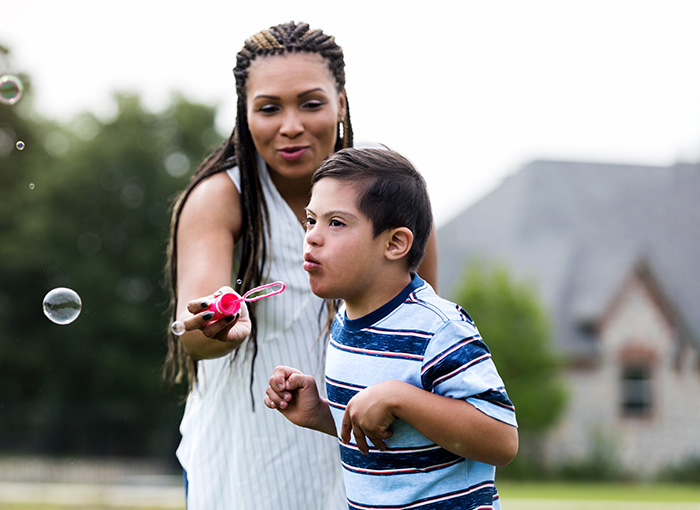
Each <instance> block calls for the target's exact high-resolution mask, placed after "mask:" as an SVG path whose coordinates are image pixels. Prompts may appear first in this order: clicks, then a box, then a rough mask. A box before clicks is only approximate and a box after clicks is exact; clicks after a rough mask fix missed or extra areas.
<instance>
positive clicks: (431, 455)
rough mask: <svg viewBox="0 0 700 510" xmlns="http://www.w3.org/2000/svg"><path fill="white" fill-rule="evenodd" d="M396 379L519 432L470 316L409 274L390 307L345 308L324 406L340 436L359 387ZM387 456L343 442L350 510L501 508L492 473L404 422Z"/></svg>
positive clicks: (396, 427) (330, 358)
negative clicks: (355, 314)
mask: <svg viewBox="0 0 700 510" xmlns="http://www.w3.org/2000/svg"><path fill="white" fill-rule="evenodd" d="M386 380H400V381H404V382H407V383H410V384H413V385H414V386H417V387H419V388H422V389H424V390H426V391H430V392H434V393H436V394H438V395H443V396H447V397H451V398H459V399H463V400H466V401H467V402H469V403H470V404H472V405H473V406H475V407H476V408H477V409H479V410H481V411H482V412H484V413H485V414H487V415H489V416H491V417H493V418H496V419H498V420H500V421H503V422H505V423H508V424H510V425H513V426H517V423H516V420H515V409H514V407H513V404H512V403H511V402H510V400H509V399H508V395H507V394H506V391H505V388H504V386H503V381H502V380H501V378H500V376H499V375H498V372H497V370H496V367H495V365H494V363H493V361H492V359H491V354H490V352H489V349H488V347H487V346H486V344H485V343H484V342H483V340H482V339H481V336H480V335H479V331H478V330H477V328H476V326H475V325H474V322H473V321H472V319H471V318H470V317H469V315H468V314H467V313H466V312H465V311H464V310H463V309H462V308H461V307H459V306H458V305H456V304H454V303H451V302H449V301H446V300H444V299H442V298H440V297H438V296H437V295H436V294H435V292H434V291H433V289H432V287H430V285H428V284H427V283H426V282H424V281H423V280H422V279H421V278H420V277H419V276H417V275H415V276H414V277H413V280H412V282H411V283H410V284H409V285H408V286H407V287H406V288H405V289H404V290H403V291H402V292H401V294H399V295H398V296H396V297H395V298H394V299H393V300H391V301H390V302H389V303H387V304H385V305H384V306H382V307H381V308H379V309H378V310H375V311H374V312H372V313H370V314H368V315H366V316H364V317H361V318H359V319H356V320H350V319H348V318H347V317H346V316H345V308H344V307H341V309H340V310H339V312H338V314H337V315H336V318H335V321H334V323H333V327H332V331H331V339H330V345H329V347H328V355H327V360H326V384H327V391H328V399H329V402H330V406H331V412H332V413H333V419H334V420H335V423H336V429H337V430H338V431H340V427H341V423H342V420H343V413H344V412H345V407H346V405H347V403H348V401H349V400H350V399H351V398H352V397H353V396H354V395H355V394H356V393H357V392H359V391H361V390H362V389H364V388H366V387H368V386H371V385H373V384H377V383H379V382H382V381H386ZM392 430H393V436H392V437H391V438H389V439H387V440H386V441H385V442H386V445H387V449H386V450H385V451H380V450H378V449H376V448H373V447H372V445H371V443H369V444H370V451H369V453H368V454H367V455H363V454H362V453H360V451H359V449H358V448H357V445H356V443H355V438H354V437H352V438H351V440H350V444H349V445H345V444H343V443H342V442H340V456H341V462H342V465H343V475H344V478H345V490H346V494H347V497H348V508H350V509H351V510H355V509H357V510H360V509H362V510H365V509H392V510H396V509H402V508H411V509H419V510H437V509H463V508H464V509H476V508H480V509H481V508H485V509H486V508H494V509H499V508H500V504H499V500H498V492H497V491H496V486H495V483H494V475H495V467H494V466H491V465H489V464H484V463H482V462H477V461H473V460H470V459H465V458H463V457H460V456H458V455H456V454H454V453H451V452H449V451H448V450H445V449H444V448H442V447H440V446H438V445H436V444H435V443H433V442H432V441H431V440H429V439H428V438H426V437H425V436H423V435H422V434H420V433H419V432H418V431H417V430H416V429H414V428H413V427H411V426H410V425H408V423H406V422H404V421H402V420H396V421H395V422H394V423H393V424H392Z"/></svg>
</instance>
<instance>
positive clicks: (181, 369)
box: [163, 21, 353, 405]
mask: <svg viewBox="0 0 700 510" xmlns="http://www.w3.org/2000/svg"><path fill="white" fill-rule="evenodd" d="M299 52H306V53H312V54H313V53H316V54H319V55H321V57H323V58H324V60H325V61H326V62H327V64H328V68H329V70H330V71H331V74H332V75H333V77H334V79H335V82H336V87H337V90H338V92H341V91H343V90H344V89H345V60H344V57H343V50H342V48H341V47H340V46H338V44H337V43H336V42H335V38H334V37H333V36H330V35H328V34H326V33H324V32H323V31H322V30H319V29H310V28H309V25H308V24H307V23H298V22H294V21H290V22H288V23H282V24H280V25H276V26H273V27H270V28H269V29H267V30H262V31H260V32H258V33H257V34H254V35H253V36H251V37H250V38H248V39H247V40H246V41H245V43H244V44H243V48H242V49H241V50H240V51H239V52H238V54H237V55H236V66H235V67H234V69H233V74H234V77H235V79H236V94H237V97H238V99H237V115H236V125H235V127H234V128H233V132H232V134H231V136H229V137H228V138H227V139H226V140H225V141H224V142H223V143H222V144H221V145H220V146H219V147H218V148H217V149H216V150H215V151H214V152H213V153H212V154H210V155H209V156H208V157H207V158H206V159H205V160H204V161H203V162H202V163H201V164H200V165H199V167H198V168H197V171H196V172H195V173H194V175H193V176H192V178H191V180H190V182H189V184H188V185H187V187H186V188H185V190H184V191H183V192H182V193H181V194H180V195H179V197H177V200H176V201H175V202H174V205H173V213H172V221H171V227H170V242H169V245H168V254H167V256H168V263H167V266H166V278H167V279H168V281H169V286H170V289H171V300H170V309H171V318H172V320H175V318H176V316H175V313H176V306H177V298H178V293H177V228H178V225H179V219H180V213H181V212H182V208H183V206H184V203H185V201H186V200H187V198H188V197H189V195H190V193H191V192H192V190H193V189H194V188H195V187H196V186H197V185H198V184H199V183H200V182H202V181H203V180H204V179H206V178H207V177H209V176H211V175H213V174H215V173H219V172H223V171H225V170H228V169H230V168H233V167H234V166H238V169H239V172H240V179H241V191H240V193H241V213H242V221H243V231H242V232H241V238H240V240H239V244H240V245H241V259H240V265H239V269H238V274H237V280H238V282H240V283H238V282H237V287H238V288H237V290H240V289H250V288H253V287H256V286H258V285H260V284H262V283H263V280H264V276H265V269H266V261H267V257H268V246H267V238H268V237H269V225H268V223H267V218H268V214H267V204H266V203H265V200H264V198H263V193H262V184H261V182H260V178H259V176H258V168H257V158H256V154H257V152H256V149H255V145H254V143H253V138H252V135H251V133H250V129H249V128H248V114H247V97H246V85H247V81H248V70H249V68H250V65H251V63H252V62H253V61H254V60H255V59H256V58H259V57H265V56H272V55H283V54H288V53H299ZM352 145H353V130H352V124H351V122H350V107H349V104H348V102H347V94H346V108H345V117H344V119H343V120H342V122H341V123H339V124H338V127H337V129H336V142H335V147H334V149H335V151H338V150H340V149H343V148H346V147H352ZM251 305H252V306H251ZM327 306H328V309H329V320H332V317H333V311H334V309H335V307H334V304H333V303H332V302H328V303H327ZM249 312H250V319H251V324H252V328H251V333H250V336H249V337H248V340H247V342H244V343H243V344H241V345H246V347H245V357H246V358H250V360H251V364H252V366H251V373H250V392H251V398H252V395H253V378H254V370H253V366H254V364H255V359H256V357H257V353H258V343H257V332H258V327H257V317H256V309H255V304H254V303H251V304H250V305H249ZM240 349H241V347H239V348H238V349H236V351H235V352H234V356H233V357H232V361H233V359H235V358H236V357H237V356H238V354H239V351H240ZM185 375H187V380H188V383H189V389H192V387H193V385H194V384H195V382H196V380H197V363H196V362H195V361H194V360H192V359H191V358H190V357H189V356H187V355H186V353H185V352H184V349H183V346H182V342H181V341H180V338H179V337H177V336H175V335H173V334H172V333H171V332H170V330H169V329H168V354H167V356H166V360H165V366H164V369H163V376H164V377H165V378H166V379H168V380H169V381H170V383H171V384H175V383H178V382H180V381H182V380H183V378H184V376H185ZM253 405H254V404H253Z"/></svg>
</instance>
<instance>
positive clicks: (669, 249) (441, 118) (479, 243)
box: [0, 0, 700, 505]
mask: <svg viewBox="0 0 700 510" xmlns="http://www.w3.org/2000/svg"><path fill="white" fill-rule="evenodd" d="M291 19H294V20H304V21H308V22H309V23H310V24H311V25H312V27H319V28H322V29H323V30H325V31H326V32H328V33H331V34H333V35H335V36H336V39H337V41H338V42H339V44H340V45H341V46H342V47H343V48H344V51H345V55H346V63H347V70H346V74H347V81H348V85H347V90H348V99H349V104H350V107H351V113H352V117H353V125H354V128H355V134H356V139H358V140H370V141H378V142H382V143H385V144H387V145H389V146H390V147H391V148H394V149H396V150H398V151H400V152H402V153H403V154H405V155H406V156H407V157H408V158H409V159H410V160H411V161H413V163H414V164H415V165H416V166H417V168H418V169H419V170H420V171H421V172H422V173H423V174H424V175H425V177H426V180H427V182H428V186H429V190H430V193H431V197H432V200H433V203H434V209H435V218H436V223H437V226H438V229H439V232H438V233H439V236H438V238H439V240H440V261H441V262H440V286H441V288H440V291H441V293H443V294H444V295H445V296H446V297H448V298H450V299H453V300H457V301H458V302H459V303H460V304H462V305H463V306H464V307H465V308H466V309H467V310H468V311H469V313H470V314H471V315H472V316H473V317H474V318H475V320H476V322H477V324H478V325H479V328H480V330H481V332H482V334H483V335H484V337H485V339H486V340H487V342H488V343H489V345H490V347H491V348H492V350H493V353H494V358H495V359H496V363H497V365H498V366H499V370H500V371H501V373H502V376H503V378H504V380H505V382H506V387H507V388H508V391H509V394H511V397H512V398H513V400H514V401H515V403H516V406H517V408H518V416H519V420H520V425H521V439H522V440H523V448H522V449H521V454H520V455H519V458H518V460H517V461H516V462H515V463H514V464H513V465H511V466H509V467H508V468H506V469H505V470H503V471H502V476H503V477H505V478H508V479H511V480H522V479H533V478H534V479H539V480H544V479H567V480H572V479H574V480H600V479H604V480H608V481H613V480H614V481H624V482H629V481H646V482H648V481H659V480H663V481H666V482H668V481H673V482H678V481H682V480H688V481H690V482H692V483H694V484H696V485H697V484H698V481H700V442H699V441H700V440H699V437H700V436H699V435H698V434H697V433H696V432H695V431H696V429H697V423H699V422H700V405H698V403H697V398H696V395H697V394H698V391H699V390H700V356H699V355H698V351H699V346H700V343H699V341H698V334H699V333H700V323H699V321H700V312H699V310H700V299H699V298H700V296H699V295H698V292H700V282H698V276H697V274H698V272H697V270H696V265H697V263H696V261H697V260H699V259H700V247H699V245H698V239H700V235H698V234H700V211H699V209H698V205H697V201H696V200H695V198H694V197H696V196H698V193H700V183H699V180H698V176H699V175H700V166H699V165H698V162H699V161H700V95H699V94H698V91H700V68H698V67H697V65H695V61H696V52H697V48H699V47H700V32H698V31H697V29H696V24H697V20H698V19H700V5H698V4H697V3H696V2H692V1H682V0H678V1H674V2H663V1H642V2H639V1H636V2H632V1H626V0H613V1H606V2H603V1H595V0H594V1H587V2H578V1H575V2H567V3H566V4H563V3H561V2H555V1H544V0H536V1H532V2H526V3H521V2H515V1H505V2H498V3H496V2H493V3H488V4H485V3H483V2H471V1H468V2H461V3H459V4H458V5H457V4H455V3H454V2H448V1H437V2H433V3H431V4H430V5H429V6H427V5H421V6H416V7H406V5H405V4H404V3H401V2H383V3H381V4H378V3H376V2H374V3H370V2H367V1H364V0H361V1H358V2H353V3H352V4H351V5H348V6H338V5H331V4H328V3H327V2H320V1H319V2H315V1H309V2H298V3H296V4H294V5H290V4H289V3H288V2H286V3H283V2H279V1H276V0H271V1H270V2H268V3H267V4H266V7H265V8H264V9H261V8H259V7H255V6H254V4H250V5H236V4H234V3H227V4H222V3H220V2H214V1H203V2H199V3H197V4H196V6H195V5H193V4H191V3H185V2H177V1H175V2H165V1H160V0H158V1H152V2H147V3H146V2H135V1H131V0H126V1H124V2H120V4H119V7H118V8H114V9H112V10H111V11H106V10H105V8H104V7H103V6H98V5H97V4H94V3H92V2H87V1H80V0H66V1H63V2H60V3H58V2H48V1H36V0H35V1H31V0H30V1H26V2H22V3H13V5H8V6H6V9H4V16H3V17H2V19H1V20H0V80H2V77H3V76H5V77H6V76H10V77H12V76H14V77H16V78H18V80H16V81H17V82H20V83H21V86H22V90H21V91H20V93H17V94H16V95H13V94H14V92H13V86H12V85H11V84H8V83H11V82H12V83H14V81H13V79H8V80H6V81H5V85H2V84H0V94H1V95H2V98H3V101H2V103H0V211H1V213H0V225H1V228H0V317H1V318H2V322H3V324H5V328H4V332H2V333H0V484H1V483H3V481H4V482H5V483H6V484H8V483H11V482H12V483H14V482H27V481H29V482H42V483H44V484H46V483H53V482H61V481H63V482H65V481H76V480H82V481H89V482H91V483H116V484H130V485H131V486H132V488H133V486H134V485H139V486H144V485H148V486H159V487H168V488H174V489H177V490H178V491H179V487H176V486H177V484H178V483H179V477H180V473H179V469H178V466H177V463H176V460H175V457H174V451H175V448H176V446H177V443H178V441H179V433H178V425H179V421H180V417H181V414H182V409H183V408H182V405H181V404H182V400H183V397H184V390H185V388H182V387H175V388H168V387H167V385H166V384H165V383H163V381H162V379H161V368H162V362H163V359H164V356H165V350H166V349H165V345H166V344H165V331H166V329H167V327H168V325H169V324H168V317H167V313H166V310H167V306H168V303H167V294H166V292H165V288H164V274H163V265H164V262H165V246H166V242H167V238H168V228H169V205H170V203H171V200H172V197H173V196H174V195H175V194H176V193H177V191H178V190H180V189H182V188H183V187H184V185H185V183H186V182H187V180H188V178H189V176H190V175H191V173H192V172H193V170H194V168H195V166H196V165H197V163H198V162H199V161H200V160H201V159H202V158H203V157H204V156H205V155H206V154H208V153H209V151H211V150H212V149H213V148H214V147H215V146H217V145H218V144H219V143H220V142H221V141H222V139H223V138H224V137H225V136H226V135H228V133H229V132H230V130H231V129H232V127H233V124H234V121H235V117H234V116H235V89H234V81H233V75H232V72H231V70H232V68H233V65H234V60H235V54H236V53H237V52H238V50H239V49H240V47H241V46H242V43H243V41H244V39H245V38H246V37H248V36H250V35H252V34H253V33H255V32H257V31H259V30H260V29H262V28H267V27H269V26H270V25H274V24H277V23H279V22H283V21H288V20H291ZM660 247H663V249H661V248H660ZM59 287H67V288H70V289H73V290H74V291H75V292H76V293H77V295H79V297H80V299H81V302H82V308H81V311H80V315H79V316H78V317H77V318H76V319H75V320H74V321H72V322H70V323H68V324H57V323H55V322H52V321H51V320H49V318H48V317H47V316H45V315H44V313H43V311H42V301H43V299H44V297H45V295H46V294H47V293H48V292H49V291H51V290H52V289H55V288H59ZM640 466H643V468H639V467H640ZM638 468H639V469H638ZM9 487H10V486H9V485H5V486H4V489H5V491H4V492H5V493H6V494H8V493H9V492H8V491H9ZM32 487H34V486H32ZM0 492H3V491H0ZM132 492H133V490H132ZM161 494H162V493H161ZM53 497H54V499H55V498H56V497H57V496H55V493H54V496H53ZM144 497H145V496H144ZM160 497H161V500H162V498H163V496H160ZM179 497H180V496H179V492H178V493H177V495H175V496H173V498H174V499H175V503H174V505H178V504H179V503H178V501H179ZM111 499H112V501H114V500H115V499H118V497H117V496H113V497H112V498H111ZM156 499H157V498H156ZM1 502H2V500H0V503H1Z"/></svg>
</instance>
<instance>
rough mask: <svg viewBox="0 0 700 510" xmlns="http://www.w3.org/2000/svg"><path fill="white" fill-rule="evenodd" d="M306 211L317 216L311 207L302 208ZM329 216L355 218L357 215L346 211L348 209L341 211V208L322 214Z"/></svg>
mask: <svg viewBox="0 0 700 510" xmlns="http://www.w3.org/2000/svg"><path fill="white" fill-rule="evenodd" d="M304 210H305V211H306V214H310V215H312V216H315V217H317V218H318V215H317V214H316V213H314V212H313V211H312V210H311V209H309V208H308V207H307V208H306V209H304ZM331 216H343V217H344V218H349V219H357V215H355V214H353V213H351V212H348V211H343V210H342V209H336V210H334V211H328V212H327V213H326V214H324V215H323V216H322V217H326V218H330V217H331Z"/></svg>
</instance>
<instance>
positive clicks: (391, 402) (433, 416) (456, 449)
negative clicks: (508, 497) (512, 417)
mask: <svg viewBox="0 0 700 510" xmlns="http://www.w3.org/2000/svg"><path fill="white" fill-rule="evenodd" d="M396 419H401V420H403V421H405V422H406V423H408V424H409V425H411V426H413V427H414V428H415V429H416V430H418V431H419V432H420V433H421V434H423V435H424V436H425V437H427V438H428V439H430V440H432V441H434V442H435V444H438V445H440V446H442V447H443V448H445V449H446V450H449V451H451V452H452V453H455V454H457V455H459V456H461V457H465V458H468V459H472V460H476V461H479V462H485V463H487V464H491V465H494V466H505V465H506V464H508V463H509V462H510V461H512V460H513V458H515V455H516V454H517V452H518V429H517V428H515V427H513V426H511V425H508V424H507V423H504V422H501V421H499V420H496V419H495V418H491V417H490V416H487V415H486V414H484V413H482V412H481V411H479V410H478V409H476V408H475V407H474V406H472V405H471V404H469V403H468V402H465V401H464V400H459V399H453V398H450V397H445V396H442V395H436V394H434V393H430V392H428V391H425V390H423V389H422V388H418V387H416V386H413V385H411V384H408V383H405V382H401V381H384V382H381V383H379V384H375V385H373V386H370V387H368V388H365V389H364V390H362V391H360V392H359V393H358V394H356V395H355V396H354V397H353V398H352V399H350V402H348V406H347V408H346V410H345V416H344V417H343V425H342V429H341V439H342V440H343V441H344V442H346V443H347V442H348V441H349V440H350V432H351V431H352V432H353V433H354V435H355V440H356V441H357V445H358V447H359V448H360V450H361V451H362V452H363V453H367V451H368V450H367V443H366V440H365V436H366V437H367V438H369V439H370V440H371V441H372V443H374V445H375V446H377V447H378V448H380V449H384V447H385V445H384V441H383V440H384V439H387V438H388V437H391V434H392V431H391V423H392V422H393V421H394V420H396Z"/></svg>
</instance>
